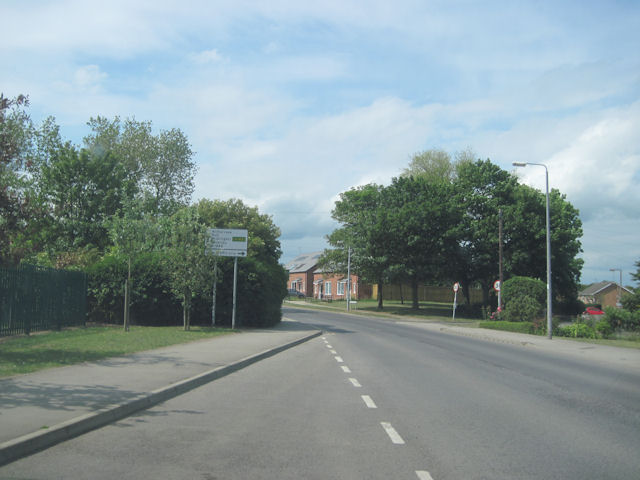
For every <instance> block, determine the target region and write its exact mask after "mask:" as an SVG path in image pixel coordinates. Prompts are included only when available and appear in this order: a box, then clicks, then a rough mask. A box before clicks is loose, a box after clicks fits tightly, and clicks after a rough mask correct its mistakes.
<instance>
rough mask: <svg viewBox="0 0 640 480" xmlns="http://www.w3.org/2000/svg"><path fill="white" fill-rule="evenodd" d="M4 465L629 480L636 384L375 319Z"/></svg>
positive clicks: (624, 374)
mask: <svg viewBox="0 0 640 480" xmlns="http://www.w3.org/2000/svg"><path fill="white" fill-rule="evenodd" d="M285 315H286V316H287V317H288V318H292V319H295V320H297V321H300V322H305V323H308V324H313V325H316V326H318V327H319V328H322V329H323V330H324V331H325V332H326V333H325V335H323V336H322V337H319V338H317V339H314V340H312V341H310V342H307V343H305V344H302V345H300V346H298V347H295V348H293V349H291V350H287V351H285V352H283V353H280V354H278V355H276V356H275V357H272V358H269V359H267V360H264V361H262V362H260V363H258V364H255V365H252V366H251V367H249V368H246V369H244V370H241V371H238V372H236V373H234V374H232V375H229V376H228V377H225V378H222V379H220V380H217V381H215V382H213V383H210V384H208V385H205V386H203V387H201V388H198V389H196V390H194V391H191V392H189V393H187V394H185V395H182V396H180V397H177V398H175V399H173V400H171V401H168V402H166V403H163V404H161V405H159V406H157V407H155V408H152V409H150V410H147V411H145V412H142V413H140V414H138V415H136V416H132V417H129V418H127V419H125V420H123V421H120V422H118V423H116V424H114V425H111V426H108V427H105V428H102V429H100V430H96V431H94V432H91V433H88V434H86V435H83V436H81V437H79V438H76V439H73V440H70V441H68V442H64V443H62V444H60V445H57V446H55V447H52V448H50V449H48V450H46V451H44V452H41V453H39V454H36V455H33V456H31V457H28V458H25V459H23V460H20V461H17V462H14V463H12V464H10V465H7V466H5V467H3V468H0V478H16V479H17V478H20V479H27V478H28V479H53V478H64V479H70V478H91V479H103V478H104V479H109V480H112V479H130V478H131V479H133V478H136V479H138V478H156V479H202V480H212V479H252V478H256V479H413V480H415V479H418V480H428V479H433V480H444V479H580V480H584V479H599V480H602V479H639V478H640V454H639V452H640V374H639V373H638V371H637V370H632V369H623V368H614V367H605V366H602V365H598V364H597V363H595V362H589V361H588V359H582V360H578V359H574V358H570V357H565V356H562V355H554V354H552V353H548V352H544V353H540V352H536V351H534V350H532V349H529V348H527V347H526V346H523V345H508V344H499V343H494V342H487V341H482V340H477V339H473V338H467V337H464V336H456V335H450V334H444V333H440V332H436V331H432V330H426V329H422V328H418V327H414V326H410V325H400V324H395V323H392V322H389V321H385V320H380V319H368V318H363V317H355V316H347V315H337V314H328V313H323V312H309V311H302V310H293V309H290V310H286V311H285Z"/></svg>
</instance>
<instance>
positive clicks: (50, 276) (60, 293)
mask: <svg viewBox="0 0 640 480" xmlns="http://www.w3.org/2000/svg"><path fill="white" fill-rule="evenodd" d="M86 312H87V275H86V274H85V273H82V272H73V271H68V270H55V269H52V268H44V267H35V266H31V265H24V266H20V267H18V268H16V269H8V268H0V337H1V336H8V335H18V334H21V333H24V334H27V335H28V334H29V333H31V332H36V331H38V330H51V329H60V328H62V327H68V326H75V325H84V324H85V322H86Z"/></svg>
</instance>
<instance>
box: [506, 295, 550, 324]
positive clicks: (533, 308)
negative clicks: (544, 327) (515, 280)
mask: <svg viewBox="0 0 640 480" xmlns="http://www.w3.org/2000/svg"><path fill="white" fill-rule="evenodd" d="M541 314H542V304H541V303H540V302H538V301H536V299H535V298H532V297H530V296H529V295H521V296H517V297H512V298H511V300H509V302H508V303H507V304H506V306H505V309H504V318H505V320H507V321H510V322H533V320H534V319H535V318H537V317H540V316H541Z"/></svg>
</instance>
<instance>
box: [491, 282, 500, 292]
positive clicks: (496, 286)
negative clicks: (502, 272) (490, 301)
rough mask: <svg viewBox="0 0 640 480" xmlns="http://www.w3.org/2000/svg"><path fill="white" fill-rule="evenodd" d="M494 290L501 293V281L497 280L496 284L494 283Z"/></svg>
mask: <svg viewBox="0 0 640 480" xmlns="http://www.w3.org/2000/svg"><path fill="white" fill-rule="evenodd" d="M493 289H494V290H495V291H496V292H499V291H500V280H496V281H495V282H493Z"/></svg>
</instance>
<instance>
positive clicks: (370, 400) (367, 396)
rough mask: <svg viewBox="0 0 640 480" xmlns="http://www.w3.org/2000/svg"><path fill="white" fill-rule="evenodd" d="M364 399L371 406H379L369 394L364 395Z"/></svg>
mask: <svg viewBox="0 0 640 480" xmlns="http://www.w3.org/2000/svg"><path fill="white" fill-rule="evenodd" d="M362 401H363V402H364V404H365V405H366V406H367V407H369V408H378V407H377V406H376V404H375V403H374V401H373V400H372V399H371V397H370V396H369V395H362Z"/></svg>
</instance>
